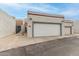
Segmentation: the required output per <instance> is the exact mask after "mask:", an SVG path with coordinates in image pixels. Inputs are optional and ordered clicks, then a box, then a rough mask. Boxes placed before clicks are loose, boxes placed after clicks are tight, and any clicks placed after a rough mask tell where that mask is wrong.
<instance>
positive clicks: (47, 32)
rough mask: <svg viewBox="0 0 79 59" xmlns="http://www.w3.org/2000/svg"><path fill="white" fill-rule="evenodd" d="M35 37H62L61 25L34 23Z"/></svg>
mask: <svg viewBox="0 0 79 59" xmlns="http://www.w3.org/2000/svg"><path fill="white" fill-rule="evenodd" d="M33 35H34V37H37V36H60V24H46V23H44V24H43V23H34V34H33Z"/></svg>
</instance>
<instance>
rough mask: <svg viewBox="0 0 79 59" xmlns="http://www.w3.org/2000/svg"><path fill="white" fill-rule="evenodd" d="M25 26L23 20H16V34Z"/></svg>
mask: <svg viewBox="0 0 79 59" xmlns="http://www.w3.org/2000/svg"><path fill="white" fill-rule="evenodd" d="M22 25H23V20H16V33H19V32H20V31H21V26H22Z"/></svg>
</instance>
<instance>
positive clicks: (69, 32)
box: [65, 26, 72, 35]
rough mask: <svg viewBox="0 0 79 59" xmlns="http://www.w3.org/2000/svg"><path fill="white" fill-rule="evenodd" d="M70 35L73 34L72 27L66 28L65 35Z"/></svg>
mask: <svg viewBox="0 0 79 59" xmlns="http://www.w3.org/2000/svg"><path fill="white" fill-rule="evenodd" d="M70 34H72V29H71V27H70V26H66V27H65V35H70Z"/></svg>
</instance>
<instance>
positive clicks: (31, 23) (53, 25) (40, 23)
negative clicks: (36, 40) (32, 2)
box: [27, 11, 73, 37]
mask: <svg viewBox="0 0 79 59" xmlns="http://www.w3.org/2000/svg"><path fill="white" fill-rule="evenodd" d="M27 19H28V26H27V35H28V37H42V36H63V35H71V34H73V30H72V29H73V22H72V21H66V20H64V16H63V15H53V14H46V13H38V12H32V11H29V12H28V17H27Z"/></svg>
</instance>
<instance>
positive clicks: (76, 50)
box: [0, 35, 79, 56]
mask: <svg viewBox="0 0 79 59" xmlns="http://www.w3.org/2000/svg"><path fill="white" fill-rule="evenodd" d="M0 51H1V52H0V56H79V35H75V36H71V37H44V38H26V36H18V35H11V36H9V37H7V38H4V39H1V41H0Z"/></svg>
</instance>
